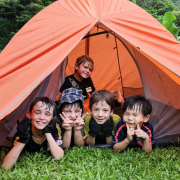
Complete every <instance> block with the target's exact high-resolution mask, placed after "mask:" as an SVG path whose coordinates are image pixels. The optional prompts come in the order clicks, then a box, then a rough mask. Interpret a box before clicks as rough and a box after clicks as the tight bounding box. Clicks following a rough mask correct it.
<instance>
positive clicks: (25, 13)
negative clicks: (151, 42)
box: [0, 0, 180, 52]
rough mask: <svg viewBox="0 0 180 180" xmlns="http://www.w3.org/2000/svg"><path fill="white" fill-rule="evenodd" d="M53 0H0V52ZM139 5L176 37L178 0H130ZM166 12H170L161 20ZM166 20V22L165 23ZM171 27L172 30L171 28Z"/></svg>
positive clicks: (179, 20)
mask: <svg viewBox="0 0 180 180" xmlns="http://www.w3.org/2000/svg"><path fill="white" fill-rule="evenodd" d="M54 1H55V0H0V30H1V31H0V52H1V51H2V50H3V49H4V47H5V46H6V45H7V43H8V42H9V41H10V39H11V38H12V37H13V36H14V35H15V34H16V33H17V32H18V31H19V29H20V28H21V27H22V26H23V25H24V24H25V23H26V22H27V21H28V20H30V19H31V18H32V17H33V16H34V15H35V14H37V13H38V12H39V11H40V10H42V9H43V8H44V7H46V6H48V5H49V4H51V3H53V2H54ZM131 1H132V2H133V3H135V4H137V5H139V6H141V7H142V8H143V9H145V10H146V11H147V12H149V13H150V14H151V15H153V16H154V17H155V18H156V19H158V20H159V21H160V22H161V23H162V24H163V25H164V26H165V27H166V25H167V27H166V28H167V29H168V30H170V31H171V33H172V34H173V35H174V37H175V38H176V39H178V36H179V35H180V34H179V29H180V0H131ZM166 12H171V15H168V17H166V18H165V19H166V20H165V23H164V20H163V16H164V14H165V13H166ZM167 21H168V23H169V24H168V23H167ZM171 28H172V30H171Z"/></svg>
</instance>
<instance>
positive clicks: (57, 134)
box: [13, 123, 65, 152]
mask: <svg viewBox="0 0 180 180" xmlns="http://www.w3.org/2000/svg"><path fill="white" fill-rule="evenodd" d="M28 132H29V134H30V139H29V141H28V143H26V145H25V147H24V149H23V151H29V152H37V151H40V149H41V148H43V149H44V150H46V151H48V150H49V147H48V142H47V139H46V137H45V138H44V139H43V140H42V141H41V142H37V141H36V140H35V139H34V138H33V134H32V130H31V126H30V127H29V130H28ZM62 136H63V131H62V130H61V128H60V125H59V123H56V129H55V130H54V132H53V133H52V137H53V138H54V140H55V142H56V143H57V144H58V146H60V147H61V148H62V149H65V148H64V146H63V145H62V144H63V140H62ZM14 139H15V140H14V143H13V145H15V144H16V142H17V141H18V139H19V135H18V132H17V133H16V135H15V137H14Z"/></svg>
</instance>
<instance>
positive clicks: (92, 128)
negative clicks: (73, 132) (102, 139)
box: [86, 118, 101, 145]
mask: <svg viewBox="0 0 180 180" xmlns="http://www.w3.org/2000/svg"><path fill="white" fill-rule="evenodd" d="M100 130H101V125H100V124H98V123H97V122H96V121H95V120H94V119H93V118H91V120H90V122H89V136H88V137H87V139H86V144H87V145H94V144H95V138H96V136H97V134H98V132H99V131H100Z"/></svg>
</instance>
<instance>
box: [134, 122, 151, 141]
mask: <svg viewBox="0 0 180 180" xmlns="http://www.w3.org/2000/svg"><path fill="white" fill-rule="evenodd" d="M134 132H135V133H134V134H135V135H136V136H137V137H140V138H142V139H144V140H145V139H149V136H148V134H147V133H146V132H144V131H143V130H142V129H141V128H140V127H139V124H138V125H137V129H136V130H135V131H134Z"/></svg>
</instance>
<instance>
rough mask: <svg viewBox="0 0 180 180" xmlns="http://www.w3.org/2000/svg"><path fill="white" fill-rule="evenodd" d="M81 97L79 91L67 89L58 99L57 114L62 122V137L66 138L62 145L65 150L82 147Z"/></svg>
mask: <svg viewBox="0 0 180 180" xmlns="http://www.w3.org/2000/svg"><path fill="white" fill-rule="evenodd" d="M83 109H84V108H83V96H82V94H81V92H79V90H77V89H75V88H68V89H66V90H64V91H63V92H62V94H61V96H60V99H59V108H58V111H59V114H60V117H61V119H62V121H63V123H62V127H63V128H64V129H65V132H64V135H66V137H68V138H67V139H66V141H64V143H63V145H64V146H65V147H66V149H68V148H69V146H70V145H71V146H73V145H82V146H84V143H85V142H84V139H83V134H84V125H85V123H84V120H83V118H84V117H85V116H86V114H84V115H83V116H82V117H81V115H82V113H83Z"/></svg>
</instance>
